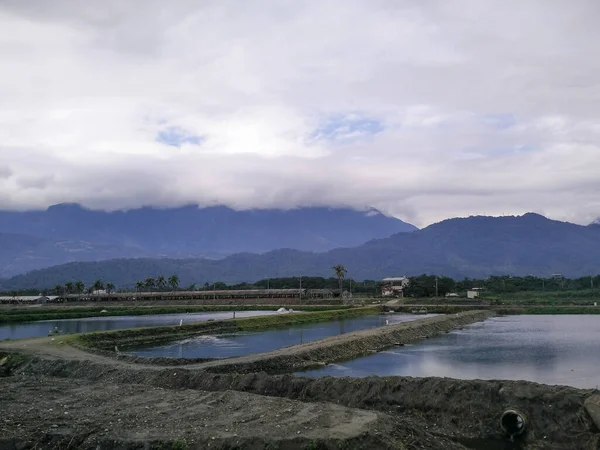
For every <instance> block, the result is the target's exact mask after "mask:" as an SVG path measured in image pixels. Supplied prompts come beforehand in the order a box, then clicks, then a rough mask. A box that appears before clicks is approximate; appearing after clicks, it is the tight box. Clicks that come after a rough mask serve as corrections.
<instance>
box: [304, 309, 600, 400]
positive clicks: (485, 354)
mask: <svg viewBox="0 0 600 450" xmlns="http://www.w3.org/2000/svg"><path fill="white" fill-rule="evenodd" d="M599 341H600V315H523V316H506V317H496V318H492V319H488V320H486V321H485V322H479V323H475V324H472V325H469V326H467V327H465V328H464V329H462V330H456V331H453V332H450V333H448V334H444V335H442V336H439V337H435V338H431V339H428V340H424V341H422V342H419V343H416V344H412V345H406V346H403V347H395V348H392V349H389V350H387V351H383V352H380V353H376V354H373V355H369V356H366V357H363V358H358V359H355V360H352V361H348V362H343V363H339V364H331V365H329V366H327V367H324V368H323V369H319V370H314V371H309V372H303V373H300V374H299V375H308V376H313V377H321V376H326V375H331V376H336V377H340V376H352V377H364V376H369V375H379V376H388V375H399V376H414V377H429V376H438V377H450V378H459V379H486V380H491V379H494V380H529V381H535V382H538V383H544V384H555V385H570V386H575V387H579V388H597V387H598V386H600V345H599V344H598V342H599Z"/></svg>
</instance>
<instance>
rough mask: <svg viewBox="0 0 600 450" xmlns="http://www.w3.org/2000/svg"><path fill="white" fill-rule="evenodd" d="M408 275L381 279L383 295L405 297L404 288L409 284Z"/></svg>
mask: <svg viewBox="0 0 600 450" xmlns="http://www.w3.org/2000/svg"><path fill="white" fill-rule="evenodd" d="M409 283H410V281H409V279H408V278H407V277H390V278H384V279H383V280H381V295H382V296H384V297H404V289H406V288H407V287H408V285H409Z"/></svg>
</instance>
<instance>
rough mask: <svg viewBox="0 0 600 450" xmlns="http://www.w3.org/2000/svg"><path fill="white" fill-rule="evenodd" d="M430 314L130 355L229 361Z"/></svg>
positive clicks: (201, 340)
mask: <svg viewBox="0 0 600 450" xmlns="http://www.w3.org/2000/svg"><path fill="white" fill-rule="evenodd" d="M431 316H434V314H428V315H413V314H385V315H371V316H363V317H358V318H353V319H344V320H335V321H331V322H321V323H312V324H303V325H297V326H294V327H291V328H286V329H279V330H268V331H261V332H251V333H235V334H230V335H218V336H198V337H196V338H192V339H186V340H183V341H179V342H175V343H171V344H168V345H161V346H154V347H149V348H141V349H137V350H133V351H131V352H130V353H132V354H135V355H138V356H145V357H171V358H175V357H176V358H230V357H233V356H244V355H249V354H252V353H261V352H267V351H270V350H275V349H278V348H281V347H288V346H290V345H296V344H302V343H305V342H311V341H316V340H317V339H323V338H326V337H330V336H337V335H340V334H344V333H351V332H353V331H359V330H364V329H367V328H376V327H380V326H386V325H393V324H398V323H402V322H407V321H411V320H416V319H422V318H424V317H431Z"/></svg>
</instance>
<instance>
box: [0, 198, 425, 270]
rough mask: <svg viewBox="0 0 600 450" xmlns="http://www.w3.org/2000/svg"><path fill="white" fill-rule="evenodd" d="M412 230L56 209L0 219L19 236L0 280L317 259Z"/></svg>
mask: <svg viewBox="0 0 600 450" xmlns="http://www.w3.org/2000/svg"><path fill="white" fill-rule="evenodd" d="M413 230H416V227H414V226H413V225H410V224H407V223H405V222H402V221H401V220H399V219H396V218H392V217H387V216H384V215H383V214H381V213H380V212H379V211H376V210H374V209H371V210H368V211H355V210H351V209H332V208H299V209H292V210H287V211H283V210H275V209H262V210H248V211H234V210H232V209H230V208H227V207H224V206H217V207H210V208H198V207H196V206H186V207H181V208H172V209H156V208H141V209H133V210H130V211H117V212H105V211H93V210H89V209H85V208H83V207H81V206H80V205H77V204H61V205H55V206H51V207H50V208H48V209H47V210H45V211H29V212H11V211H0V233H3V234H13V235H16V234H18V235H19V236H18V237H15V238H14V241H12V242H11V239H8V238H5V239H4V240H1V241H0V276H9V275H14V274H17V273H22V272H24V271H27V270H32V269H37V268H42V267H48V266H51V265H56V264H60V263H63V262H67V261H97V260H104V259H108V258H118V257H137V256H152V257H171V258H190V257H196V258H197V257H205V258H222V257H225V256H227V255H231V254H234V253H241V252H252V253H264V252H268V251H271V250H275V249H279V248H291V249H297V250H305V251H311V252H325V251H328V250H331V249H333V248H337V247H351V246H356V245H360V244H363V243H365V242H367V241H369V240H371V239H376V238H384V237H388V236H391V235H392V234H394V233H398V232H406V231H413ZM65 246H66V248H65Z"/></svg>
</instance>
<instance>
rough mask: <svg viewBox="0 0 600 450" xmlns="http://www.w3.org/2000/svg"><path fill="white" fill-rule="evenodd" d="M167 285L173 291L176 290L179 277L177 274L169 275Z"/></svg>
mask: <svg viewBox="0 0 600 450" xmlns="http://www.w3.org/2000/svg"><path fill="white" fill-rule="evenodd" d="M169 285H170V286H171V289H173V290H174V291H175V290H177V288H178V287H179V277H178V276H177V275H171V276H170V277H169Z"/></svg>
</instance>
